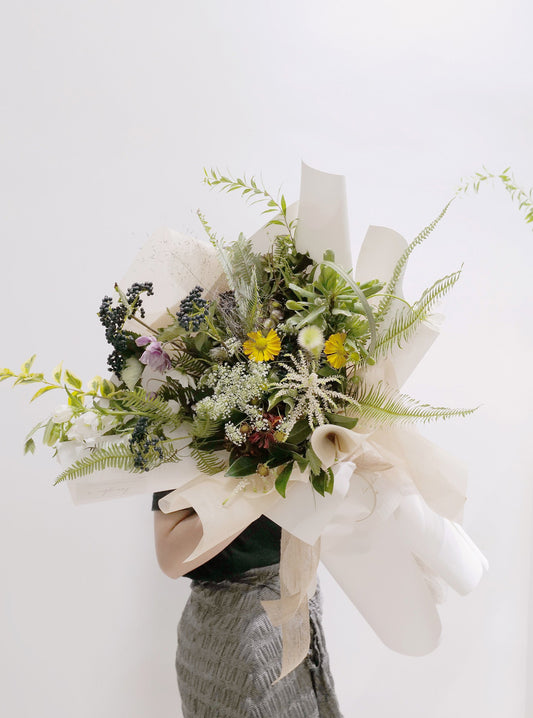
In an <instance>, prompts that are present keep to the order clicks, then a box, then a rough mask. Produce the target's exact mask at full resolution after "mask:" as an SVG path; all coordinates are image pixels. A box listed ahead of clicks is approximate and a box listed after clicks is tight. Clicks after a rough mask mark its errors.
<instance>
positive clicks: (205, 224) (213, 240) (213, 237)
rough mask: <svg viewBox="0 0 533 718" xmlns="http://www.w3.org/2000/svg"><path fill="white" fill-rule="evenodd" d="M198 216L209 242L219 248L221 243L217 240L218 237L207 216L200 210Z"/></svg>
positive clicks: (197, 212)
mask: <svg viewBox="0 0 533 718" xmlns="http://www.w3.org/2000/svg"><path fill="white" fill-rule="evenodd" d="M196 214H197V215H198V218H199V220H200V222H201V223H202V227H203V228H204V231H205V233H206V234H207V236H208V237H209V241H210V242H211V244H212V245H213V247H216V246H217V242H218V241H219V240H218V239H217V235H216V234H215V233H214V232H213V229H212V227H211V226H210V225H209V223H208V222H207V219H206V216H205V214H204V213H203V212H201V211H200V210H199V209H197V210H196Z"/></svg>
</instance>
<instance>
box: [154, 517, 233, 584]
mask: <svg viewBox="0 0 533 718" xmlns="http://www.w3.org/2000/svg"><path fill="white" fill-rule="evenodd" d="M158 513H159V512H158ZM173 513H175V514H179V515H178V516H173V514H166V515H165V514H161V515H158V516H156V524H155V526H156V528H155V530H156V550H157V560H158V563H159V566H160V568H161V570H162V571H163V573H165V574H166V575H167V576H169V577H170V578H179V577H180V576H183V575H184V574H185V573H188V572H189V571H192V570H193V569H195V568H197V567H198V566H201V565H202V564H204V563H205V562H206V561H209V560H210V559H212V558H213V557H214V556H216V555H217V554H218V553H220V551H222V550H223V549H224V548H226V546H227V545H228V544H229V543H231V541H233V539H234V538H236V537H237V536H238V535H239V533H240V531H239V532H237V533H235V534H233V535H231V536H230V537H229V538H227V539H226V540H225V541H222V542H221V543H219V544H217V545H216V546H214V547H213V548H211V549H210V550H209V551H205V552H204V553H202V554H201V555H200V556H198V557H197V558H195V559H194V560H193V561H185V559H186V558H187V556H189V555H190V554H191V553H192V552H193V551H194V549H195V548H196V546H197V545H198V543H199V542H200V539H201V538H202V536H203V529H202V523H201V521H200V518H199V516H198V514H196V513H195V512H192V511H191V510H186V511H183V512H173ZM176 519H177V520H176Z"/></svg>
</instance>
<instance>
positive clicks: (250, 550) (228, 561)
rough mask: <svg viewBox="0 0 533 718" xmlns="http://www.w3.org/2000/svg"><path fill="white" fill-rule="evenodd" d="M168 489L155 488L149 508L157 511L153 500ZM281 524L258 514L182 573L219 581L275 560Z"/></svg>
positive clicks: (275, 561)
mask: <svg viewBox="0 0 533 718" xmlns="http://www.w3.org/2000/svg"><path fill="white" fill-rule="evenodd" d="M172 490H173V489H169V490H168V491H157V492H156V493H155V494H153V497H152V511H159V510H160V509H159V506H158V505H157V502H158V501H159V499H160V498H162V497H163V496H166V494H170V492H171V491H172ZM280 540H281V527H280V526H278V524H276V523H274V521H271V520H270V519H268V518H267V517H266V516H260V517H259V518H258V519H257V520H256V521H254V522H253V523H251V524H250V525H249V526H248V527H247V528H245V529H244V531H243V532H242V533H240V534H239V535H238V536H237V538H236V539H233V541H232V542H231V543H230V544H228V545H227V546H226V548H225V549H222V551H221V552H220V553H218V554H217V555H216V556H214V557H213V558H212V559H210V560H209V561H206V562H205V563H204V564H202V565H201V566H198V568H195V569H194V570H193V571H190V572H189V573H186V574H184V575H185V576H186V577H187V578H195V579H197V580H199V581H222V580H223V579H225V578H229V577H230V576H234V575H235V574H238V573H243V572H244V571H248V570H249V569H250V568H259V567H260V566H271V565H272V564H275V563H279V546H280Z"/></svg>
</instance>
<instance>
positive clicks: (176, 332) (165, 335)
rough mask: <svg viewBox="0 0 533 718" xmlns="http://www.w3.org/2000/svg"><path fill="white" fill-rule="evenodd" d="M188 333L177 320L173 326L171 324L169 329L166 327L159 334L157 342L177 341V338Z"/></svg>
mask: <svg viewBox="0 0 533 718" xmlns="http://www.w3.org/2000/svg"><path fill="white" fill-rule="evenodd" d="M186 333H187V332H186V330H185V329H184V327H182V326H181V324H180V323H179V322H178V320H177V319H176V320H175V321H174V322H173V323H172V324H169V325H168V327H165V328H164V329H163V330H162V331H160V332H159V334H158V335H157V340H158V341H160V342H171V341H172V340H173V339H176V337H181V336H182V335H183V334H186Z"/></svg>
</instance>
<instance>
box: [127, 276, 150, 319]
mask: <svg viewBox="0 0 533 718" xmlns="http://www.w3.org/2000/svg"><path fill="white" fill-rule="evenodd" d="M141 292H146V294H148V296H151V295H152V294H153V293H154V283H153V282H133V284H132V285H131V287H129V289H128V290H127V291H126V299H127V300H128V304H129V305H130V306H132V305H135V309H138V310H139V312H140V315H141V317H142V318H143V319H144V307H143V305H142V303H143V300H142V299H141V296H140V295H141ZM133 313H134V314H135V310H134V312H133Z"/></svg>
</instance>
